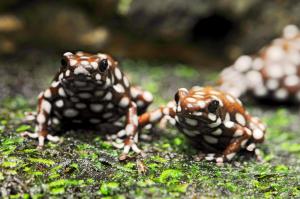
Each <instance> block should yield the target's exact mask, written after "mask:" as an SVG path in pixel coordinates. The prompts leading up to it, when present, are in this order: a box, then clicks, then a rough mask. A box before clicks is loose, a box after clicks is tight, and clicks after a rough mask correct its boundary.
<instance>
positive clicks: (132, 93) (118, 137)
mask: <svg viewBox="0 0 300 199" xmlns="http://www.w3.org/2000/svg"><path fill="white" fill-rule="evenodd" d="M152 100H153V97H152V95H151V93H149V92H147V91H143V90H142V89H141V88H139V87H133V86H130V83H129V81H128V79H127V77H126V76H125V75H124V74H123V72H121V70H120V68H119V67H118V62H117V61H115V60H114V59H113V58H112V57H111V56H109V55H107V54H102V53H98V54H89V53H84V52H77V53H75V54H73V53H71V52H67V53H64V55H63V57H62V60H61V67H60V70H59V72H58V73H57V75H56V76H55V78H54V80H53V81H52V83H51V86H50V87H49V88H47V89H46V90H44V91H43V92H41V93H40V95H39V97H38V108H37V113H36V117H35V121H36V129H35V133H30V132H24V133H23V136H30V137H32V138H38V147H42V146H43V145H44V140H45V139H48V140H49V141H58V140H59V138H58V137H57V136H54V133H55V132H58V131H66V130H69V129H79V128H80V129H97V130H101V131H104V132H110V131H115V132H114V133H116V134H109V135H108V138H109V139H110V140H111V141H112V143H113V145H114V146H115V147H117V148H123V154H122V155H121V156H120V159H125V158H126V155H127V154H128V152H129V151H130V149H132V150H133V151H135V152H136V153H140V152H141V150H140V149H139V148H138V147H137V139H138V133H137V128H138V114H141V113H143V112H145V110H146V109H147V107H148V105H149V104H150V103H151V102H152Z"/></svg>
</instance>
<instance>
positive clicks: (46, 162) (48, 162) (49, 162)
mask: <svg viewBox="0 0 300 199" xmlns="http://www.w3.org/2000/svg"><path fill="white" fill-rule="evenodd" d="M28 161H30V162H33V163H39V164H44V165H46V166H52V165H54V164H55V162H54V161H53V160H47V159H43V158H28Z"/></svg>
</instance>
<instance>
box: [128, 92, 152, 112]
mask: <svg viewBox="0 0 300 199" xmlns="http://www.w3.org/2000/svg"><path fill="white" fill-rule="evenodd" d="M130 96H131V98H132V100H133V101H134V102H135V103H136V105H137V112H138V115H140V114H143V113H145V112H146V110H147V108H148V106H149V105H150V104H151V103H152V101H153V96H152V94H151V93H150V92H149V91H144V90H143V89H142V88H140V87H137V86H133V87H131V88H130Z"/></svg>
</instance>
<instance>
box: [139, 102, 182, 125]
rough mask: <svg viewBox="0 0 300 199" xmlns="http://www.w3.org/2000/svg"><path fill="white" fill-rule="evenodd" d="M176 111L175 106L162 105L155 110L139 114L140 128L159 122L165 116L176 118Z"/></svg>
mask: <svg viewBox="0 0 300 199" xmlns="http://www.w3.org/2000/svg"><path fill="white" fill-rule="evenodd" d="M175 116H176V112H175V109H174V107H160V108H158V109H156V110H154V111H150V112H146V113H144V114H142V115H140V116H139V128H142V127H144V126H146V125H148V124H156V123H159V122H160V121H161V120H162V119H163V118H165V117H171V118H173V119H174V118H175Z"/></svg>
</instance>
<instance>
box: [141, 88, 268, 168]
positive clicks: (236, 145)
mask: <svg viewBox="0 0 300 199" xmlns="http://www.w3.org/2000/svg"><path fill="white" fill-rule="evenodd" d="M164 117H170V118H173V119H175V121H176V126H177V128H178V129H179V130H180V131H181V132H182V133H184V134H185V135H186V136H187V137H188V138H189V139H190V140H191V142H192V143H193V144H194V146H196V147H197V148H199V149H200V150H201V152H202V155H203V158H204V157H205V159H206V160H210V161H216V162H218V163H222V162H224V161H230V160H231V159H232V158H233V157H234V156H235V154H236V153H237V152H239V151H240V150H241V149H246V150H248V151H252V152H254V154H256V156H257V157H259V150H258V149H256V144H257V143H262V142H263V140H264V135H265V130H266V127H265V126H264V125H263V124H262V122H261V121H260V120H259V119H258V118H256V117H252V116H251V115H250V114H249V113H248V112H247V111H246V110H245V108H244V107H243V105H242V102H241V101H240V100H239V99H238V98H235V97H233V96H232V95H230V94H228V93H225V92H223V91H220V90H217V89H215V88H212V87H198V86H195V87H193V88H191V89H190V90H187V89H185V88H180V89H179V90H178V92H177V93H176V94H175V100H174V101H173V102H171V103H169V105H168V106H166V107H160V108H159V109H157V110H154V111H152V112H147V113H144V114H143V115H141V116H140V117H139V123H140V126H144V125H147V124H154V123H157V122H159V121H161V119H163V118H164Z"/></svg>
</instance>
